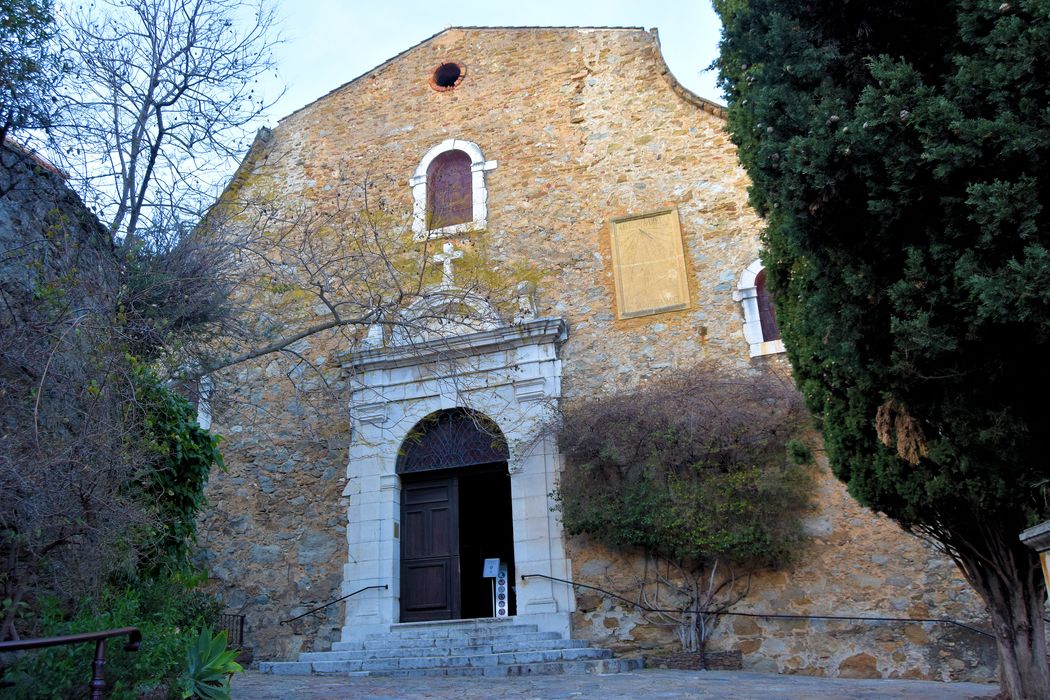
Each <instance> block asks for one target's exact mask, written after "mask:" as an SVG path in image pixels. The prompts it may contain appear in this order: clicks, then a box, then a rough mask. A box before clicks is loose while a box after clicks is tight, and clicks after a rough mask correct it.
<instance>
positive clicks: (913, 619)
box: [521, 574, 995, 639]
mask: <svg viewBox="0 0 1050 700" xmlns="http://www.w3.org/2000/svg"><path fill="white" fill-rule="evenodd" d="M521 578H522V579H523V580H524V579H528V578H545V579H550V580H551V581H558V582H560V583H567V584H568V585H570V586H576V587H579V588H587V589H590V590H592V591H598V592H599V593H603V594H605V595H607V596H609V597H610V598H616V599H617V600H622V601H623V602H625V603H627V604H628V605H632V606H634V607H636V608H638V609H639V610H644V611H645V612H656V613H681V612H682V610H681V609H677V610H676V609H663V608H651V607H649V606H648V605H642V604H641V603H636V602H635V601H633V600H630V599H628V598H624V597H623V596H622V595H617V594H616V593H613V592H611V591H607V590H605V589H604V588H598V587H597V586H588V585H587V584H586V583H576V582H574V581H567V580H565V579H563V578H557V577H555V576H547V575H545V574H522V576H521ZM696 612H698V613H700V614H701V615H706V614H711V615H733V616H736V617H761V618H771V619H778V620H847V621H850V622H854V621H858V622H937V623H940V624H944V625H955V626H956V627H961V628H962V629H964V630H968V631H970V632H973V633H974V634H979V635H981V636H984V637H991V638H992V639H994V638H995V635H994V634H992V633H991V632H985V631H984V630H982V629H979V628H977V627H973V626H971V625H967V624H966V623H964V622H959V621H958V620H952V619H950V618H947V617H881V616H880V617H869V616H865V615H800V614H795V613H753V612H737V611H731V610H697V611H696Z"/></svg>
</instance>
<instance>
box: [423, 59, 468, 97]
mask: <svg viewBox="0 0 1050 700" xmlns="http://www.w3.org/2000/svg"><path fill="white" fill-rule="evenodd" d="M465 72H466V71H465V70H464V68H463V64H462V63H456V62H449V63H442V64H441V65H440V66H438V67H437V68H435V69H434V74H433V75H432V76H430V86H431V87H432V88H434V89H435V90H438V91H439V92H444V91H446V90H451V89H453V88H454V87H456V86H457V85H459V84H460V83H461V82H463V75H464V73H465Z"/></svg>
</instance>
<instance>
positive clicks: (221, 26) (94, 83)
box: [55, 0, 277, 248]
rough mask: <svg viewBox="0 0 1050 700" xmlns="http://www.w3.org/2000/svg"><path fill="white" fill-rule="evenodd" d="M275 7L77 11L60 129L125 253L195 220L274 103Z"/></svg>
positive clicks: (246, 1) (71, 17)
mask: <svg viewBox="0 0 1050 700" xmlns="http://www.w3.org/2000/svg"><path fill="white" fill-rule="evenodd" d="M273 24H274V11H273V9H272V8H270V7H269V6H268V5H267V4H266V3H265V2H264V1H263V0H258V1H257V2H256V1H255V0H130V1H128V2H105V3H102V4H100V5H97V6H96V5H94V4H92V5H89V6H87V7H78V8H76V9H74V10H72V11H71V12H70V13H69V14H68V16H66V17H65V19H64V25H63V26H62V33H61V37H62V51H63V55H64V56H65V57H66V58H67V59H68V61H69V63H70V65H71V71H72V73H71V75H70V79H69V81H68V83H67V85H68V89H67V90H65V91H64V93H63V95H62V99H63V101H64V102H65V103H67V105H68V113H67V114H66V119H64V120H63V121H62V122H61V123H59V124H56V126H55V137H56V139H57V140H58V142H59V144H60V145H61V146H62V147H63V149H64V151H65V153H66V155H67V161H68V162H69V164H70V165H71V170H72V171H73V172H74V173H77V179H78V180H79V182H80V189H81V191H82V193H83V194H84V195H85V199H86V200H87V201H88V202H89V203H90V204H92V205H93V206H94V207H95V208H96V210H97V211H98V212H99V213H100V215H101V216H102V218H103V220H104V221H106V223H107V224H108V227H109V230H110V233H111V234H112V235H113V237H114V239H115V240H118V241H121V242H122V245H123V246H124V247H125V248H130V247H132V246H134V245H136V244H138V243H139V242H140V241H141V240H143V239H148V238H149V233H150V231H151V230H152V231H154V232H155V231H158V230H159V231H171V230H173V229H175V228H177V227H178V226H179V225H180V224H182V223H183V222H189V223H190V224H191V225H192V224H195V223H196V221H197V220H198V219H199V216H200V214H201V213H202V211H203V210H204V208H205V207H206V206H208V205H209V204H210V203H211V202H212V201H214V198H215V195H216V193H217V190H216V185H217V182H218V177H219V176H220V175H222V174H224V173H226V172H228V171H229V169H230V168H231V166H232V158H234V157H235V156H237V155H239V154H240V153H242V152H243V151H244V149H245V147H246V146H247V142H246V137H247V136H248V135H249V134H250V132H249V129H250V128H251V126H252V124H253V123H254V122H255V121H256V120H257V119H258V118H259V116H260V115H261V113H262V112H263V110H265V109H266V108H267V107H268V106H269V104H272V101H271V102H268V101H267V100H266V99H265V98H264V97H262V95H261V94H260V93H259V92H258V79H259V77H260V76H261V75H263V74H264V73H266V72H267V71H269V70H271V69H272V67H273V64H272V59H271V49H272V48H273V46H274V44H275V42H276V41H277V39H276V38H275V35H274V33H273Z"/></svg>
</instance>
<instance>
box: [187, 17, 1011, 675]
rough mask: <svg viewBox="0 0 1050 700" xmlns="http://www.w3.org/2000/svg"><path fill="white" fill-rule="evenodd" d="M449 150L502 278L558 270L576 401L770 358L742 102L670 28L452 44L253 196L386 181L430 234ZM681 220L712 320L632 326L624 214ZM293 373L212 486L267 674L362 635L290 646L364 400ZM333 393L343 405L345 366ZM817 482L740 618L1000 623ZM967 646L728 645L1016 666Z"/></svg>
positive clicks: (781, 652) (788, 636)
mask: <svg viewBox="0 0 1050 700" xmlns="http://www.w3.org/2000/svg"><path fill="white" fill-rule="evenodd" d="M445 61H458V62H460V63H461V64H462V65H463V66H464V67H465V69H466V74H465V77H464V79H463V81H462V83H461V84H460V85H458V86H457V87H456V88H455V89H454V90H450V91H446V92H438V91H435V90H434V89H432V88H431V87H430V86H429V79H430V76H431V74H432V72H433V70H434V68H436V67H437V66H438V65H439V64H441V63H443V62H445ZM449 138H459V139H465V140H468V141H472V142H474V143H476V144H477V145H478V146H479V147H480V148H481V149H482V151H483V153H484V157H485V159H487V160H495V161H497V162H498V167H497V168H496V169H494V170H491V171H488V172H486V174H485V178H486V180H485V181H486V186H487V189H488V195H489V199H488V230H487V231H486V232H484V233H483V234H481V233H476V234H467V235H463V236H458V237H456V239H455V240H456V244H457V246H460V247H462V248H466V249H468V250H469V249H471V247H472V246H475V247H476V246H477V243H478V241H480V240H482V239H484V241H485V244H486V250H487V253H486V254H487V255H489V256H490V263H491V265H492V267H493V268H494V269H496V270H499V269H507V270H509V269H510V266H511V264H512V263H514V262H519V261H523V260H524V261H528V262H529V264H530V265H531V266H532V268H533V269H534V270H535V271H536V272H537V273H539V275H540V282H539V284H538V292H537V297H538V305H539V314H540V315H541V316H557V317H562V318H564V319H566V321H567V322H568V325H569V339H568V341H567V342H566V343H565V344H564V346H563V348H562V356H563V361H564V378H563V386H564V394H565V395H566V396H567V397H570V398H571V397H574V396H582V395H588V394H591V393H594V392H611V391H617V390H621V389H624V388H627V387H630V386H631V385H633V384H635V383H637V382H639V381H643V380H645V379H646V378H651V377H656V376H660V375H666V374H668V373H673V372H675V371H676V370H677V369H678V368H685V367H689V366H691V365H693V364H694V363H696V362H697V361H699V360H701V359H705V358H710V359H715V360H718V361H720V362H722V363H725V364H727V365H730V366H733V367H736V368H739V369H752V368H754V367H755V366H756V364H757V363H756V362H755V361H752V360H749V358H748V346H747V343H746V342H745V340H744V337H743V335H742V332H741V311H740V306H739V304H738V303H736V302H734V301H733V299H732V292H733V290H734V289H735V287H736V280H737V279H738V277H739V275H740V273H741V271H742V270H743V269H744V268H745V267H747V266H748V265H749V264H750V263H751V262H752V261H753V260H754V259H755V258H757V257H758V250H759V231H760V227H761V224H760V221H759V219H758V218H757V217H756V216H755V214H754V213H753V212H752V211H751V209H750V208H749V207H748V206H747V204H746V201H747V187H748V181H747V178H746V175H745V173H744V172H743V170H742V169H741V168H740V167H739V165H738V164H737V161H736V153H735V150H734V148H733V146H732V144H731V142H730V140H729V137H728V134H727V133H726V131H725V129H724V121H723V118H722V117H721V116H720V114H719V110H717V109H716V108H714V107H713V106H712V105H710V104H706V103H704V102H703V101H702V100H700V99H699V98H695V97H693V96H690V95H689V94H687V93H686V92H685V91H684V90H683V89H682V88H681V87H680V86H678V85H677V83H676V82H675V81H674V79H673V77H672V76H670V74H669V73H667V69H666V66H665V65H664V63H663V60H662V58H661V57H660V55H659V49H658V42H657V40H656V37H655V35H654V34H653V33H650V32H646V31H643V30H640V29H616V30H614V29H571V28H570V29H450V30H446V31H444V32H442V33H440V34H438V35H436V36H435V37H432V38H431V39H428V40H427V41H425V42H423V43H422V44H420V45H418V46H416V47H413V48H412V49H409V50H407V51H406V52H404V53H402V54H400V55H399V56H396V57H394V58H393V59H391V60H390V61H388V62H387V63H385V64H383V65H381V66H379V67H377V68H376V69H374V70H372V71H371V72H369V73H367V74H365V75H364V76H361V77H360V78H357V79H356V80H354V81H352V82H350V83H348V84H346V85H344V86H343V87H340V88H338V89H336V90H334V91H333V92H331V93H329V94H328V95H326V96H324V97H322V98H321V99H319V100H318V101H316V102H314V103H312V104H310V105H307V106H306V107H304V108H303V109H301V110H299V111H297V112H295V113H294V114H292V115H290V116H288V117H286V118H285V119H283V120H282V121H281V122H280V123H279V125H278V126H277V127H276V128H275V129H274V130H273V132H272V135H271V136H270V138H269V140H268V141H267V142H266V143H265V144H261V145H259V146H258V147H257V149H256V150H255V151H254V152H253V154H252V155H251V157H250V162H248V163H246V164H245V166H243V167H242V174H241V180H240V182H241V184H240V185H239V187H240V193H242V194H247V195H248V196H249V197H250V196H251V195H252V193H253V192H255V193H257V194H261V193H266V196H270V197H273V198H274V200H275V201H280V202H284V205H285V206H288V207H292V206H293V204H294V205H298V204H300V203H303V202H306V203H307V204H308V205H309V206H317V207H324V206H329V204H331V202H334V201H335V200H336V199H337V198H339V197H340V196H341V195H346V194H347V193H349V192H350V191H351V190H353V189H355V188H359V187H360V185H361V183H363V182H365V181H366V180H367V181H369V182H370V183H371V188H370V189H369V192H370V196H371V197H372V201H380V202H383V204H384V206H386V207H387V209H388V210H389V211H394V212H403V217H404V219H403V221H407V217H408V216H409V214H410V213H411V210H412V197H411V191H410V188H409V186H408V179H409V177H411V176H412V174H413V171H414V170H415V168H416V166H417V164H418V163H419V160H420V159H421V158H422V157H423V155H424V154H425V153H426V152H427V151H428V150H429V149H430V148H431V147H433V146H435V145H436V144H438V143H440V142H442V141H444V140H445V139H449ZM332 206H333V211H334V210H336V209H335V208H334V205H332ZM668 206H676V207H677V208H678V211H679V215H680V221H681V228H682V234H683V238H684V244H685V251H686V258H687V266H688V269H689V285H690V299H691V304H690V306H689V308H688V309H686V310H684V311H678V312H673V313H663V314H658V315H652V316H644V317H641V318H635V319H630V320H618V319H617V318H616V314H615V311H614V309H615V297H614V294H615V292H614V286H613V274H612V261H611V253H610V240H609V223H610V220H611V219H612V218H614V217H617V216H622V215H625V214H639V213H644V212H649V211H654V210H658V209H662V208H666V207H668ZM352 214H353V211H352V208H348V209H347V210H346V217H347V226H346V228H345V229H344V230H342V231H340V230H338V227H336V229H337V230H336V231H335V232H334V233H333V234H331V235H335V236H338V235H349V234H347V232H348V231H352V230H353V229H352V226H351V225H350V217H351V216H352ZM439 243H440V242H439ZM430 245H431V246H432V247H436V246H434V244H433V243H431V244H430ZM351 342H352V338H349V337H347V338H343V337H341V336H332V337H326V338H316V339H309V340H308V341H307V342H305V344H304V347H303V348H302V350H303V352H306V353H308V354H316V355H319V356H321V357H323V358H328V359H329V361H328V363H327V364H326V365H325V366H326V367H334V364H335V363H334V362H333V361H331V359H330V358H331V357H332V356H333V353H335V352H340V351H346V350H348V349H350V343H351ZM294 366H295V365H294V362H292V361H288V362H285V361H283V360H279V361H273V362H270V363H263V364H260V365H258V366H253V367H250V368H248V369H240V370H239V371H238V372H239V373H237V372H234V373H231V374H230V376H228V377H226V382H225V384H224V386H226V387H228V388H227V389H226V390H225V391H226V392H227V395H228V396H229V397H232V398H230V400H229V401H228V405H229V408H228V409H227V410H225V411H222V410H219V411H217V416H216V422H215V426H216V429H217V430H218V432H220V433H222V434H223V435H225V436H226V443H225V454H226V456H227V461H228V463H229V472H228V473H227V474H220V475H216V477H215V478H214V479H213V481H212V483H211V485H210V486H209V499H210V501H211V503H212V509H211V511H210V512H209V514H207V515H206V516H205V518H204V519H203V522H202V530H201V544H202V549H203V553H202V556H203V557H204V558H205V559H206V561H207V562H208V565H209V567H210V568H211V571H212V572H213V576H214V577H215V579H216V581H217V584H218V585H220V587H221V590H222V591H223V592H224V594H225V595H226V597H227V601H228V603H229V606H230V607H232V608H234V609H242V610H244V611H245V612H246V613H247V614H248V616H249V618H248V619H249V632H248V636H249V641H250V643H254V644H255V646H256V649H257V658H274V657H280V658H290V657H292V656H293V655H294V654H295V653H296V652H297V651H298V650H300V649H307V648H321V649H324V648H327V645H328V644H329V643H330V641H331V628H332V627H336V626H338V625H339V623H340V621H341V607H340V606H334V607H333V608H330V609H329V613H328V615H327V617H325V618H321V619H309V620H308V621H303V622H300V623H297V624H298V626H293V627H292V629H291V630H289V628H288V627H281V626H279V625H277V620H278V619H280V618H281V617H286V616H290V614H294V612H295V611H296V610H301V609H303V608H302V605H303V604H305V603H307V602H309V601H320V602H323V601H325V600H329V599H331V598H334V597H336V596H337V595H338V584H339V580H340V567H341V565H342V564H343V563H344V561H345V557H346V539H345V537H346V533H345V525H346V514H345V502H343V501H341V500H340V498H341V497H340V493H341V489H342V487H343V483H344V478H345V466H346V465H345V462H346V450H345V447H346V445H347V444H348V442H349V435H348V427H347V425H348V423H347V419H346V412H345V409H346V406H345V394H343V395H342V398H341V399H339V398H335V399H333V400H331V401H329V402H321V403H323V404H324V407H323V408H321V409H317V408H316V407H310V406H307V402H306V401H305V400H304V401H299V399H298V397H297V395H293V394H291V393H290V390H289V389H287V384H286V382H285V379H284V378H285V375H287V374H288V373H289V372H293V371H294ZM326 371H327V370H326ZM329 378H330V379H331V384H332V387H334V389H333V390H334V391H335V392H336V395H338V391H339V386H340V384H339V381H340V377H339V374H338V372H337V371H335V370H334V369H333V370H331V376H330V377H329ZM300 388H301V387H300ZM220 393H221V392H220ZM340 401H341V402H342V403H340ZM249 415H250V416H251V418H250V419H249V417H248V416H249ZM818 484H819V493H818V498H817V500H818V502H819V506H818V508H817V510H816V511H815V512H814V513H813V515H812V517H811V518H810V520H809V522H808V528H809V530H810V532H811V534H812V535H813V541H812V544H811V545H810V549H809V550H807V552H805V553H804V555H803V556H801V557H800V560H799V563H798V564H797V565H796V567H795V568H794V569H792V570H791V571H785V572H779V573H775V574H769V575H765V576H762V577H760V578H759V579H757V580H756V581H755V583H754V586H753V587H752V592H751V595H750V596H749V597H748V599H747V600H746V601H745V602H744V603H742V605H741V606H740V609H741V610H756V611H767V612H799V613H812V614H817V613H832V614H841V613H847V614H861V613H865V614H869V613H870V614H889V615H897V616H923V617H941V616H944V617H952V618H961V619H965V620H973V619H976V618H978V617H979V615H980V613H979V609H980V606H979V602H978V601H977V599H976V597H975V596H974V594H973V593H972V592H971V591H970V590H969V589H968V588H967V587H966V585H965V584H964V583H963V582H962V581H961V580H959V578H958V576H957V575H956V574H955V570H954V568H953V567H952V566H951V564H950V563H949V562H947V561H946V560H945V559H943V558H941V557H939V556H938V555H936V554H935V553H934V552H932V551H931V550H930V549H928V548H926V547H924V546H923V545H921V544H920V543H919V542H918V541H917V540H916V539H914V538H912V537H910V536H908V535H906V534H904V533H903V532H902V531H901V530H900V529H899V528H897V527H896V526H895V525H893V524H892V523H890V522H888V521H887V520H885V519H884V518H880V517H878V516H876V515H874V514H872V513H871V512H869V511H866V510H865V509H863V508H861V507H860V506H858V505H857V504H856V503H855V502H854V501H853V500H852V499H850V498H849V497H848V496H847V495H846V493H845V489H844V487H843V486H842V485H841V484H840V483H838V482H837V481H836V480H834V479H833V478H832V477H831V476H830V474H828V473H827V471H826V468H825V467H821V470H820V477H819V480H818ZM569 547H570V556H571V557H572V558H573V561H574V575H575V576H576V577H577V580H579V581H581V582H584V583H592V584H594V585H599V586H602V587H606V588H608V587H610V585H612V586H616V585H622V584H625V583H626V582H628V581H629V580H630V579H631V577H632V575H633V574H632V572H633V571H634V570H635V568H636V566H637V558H635V557H631V556H627V555H625V554H623V553H613V552H609V551H606V550H604V549H602V548H600V547H597V546H594V545H592V544H589V543H587V542H585V541H583V540H579V539H577V540H574V541H572V542H570V543H569ZM639 622H640V620H639V618H638V616H637V614H636V613H633V612H631V611H629V610H624V609H621V608H619V607H616V606H612V605H610V604H609V603H608V602H601V601H599V600H597V599H595V598H594V597H593V596H589V595H583V596H581V597H580V599H579V610H578V611H577V613H576V616H575V633H576V634H577V635H579V636H582V637H586V638H590V639H593V640H595V641H596V642H598V643H600V644H609V645H612V646H615V647H617V648H619V649H621V650H628V651H630V650H635V651H637V650H640V649H645V648H651V647H659V646H666V645H667V644H668V643H670V641H671V640H673V638H674V636H673V633H672V632H671V631H669V630H666V629H656V628H651V627H646V626H644V625H640V624H639ZM968 634H969V633H963V632H960V631H958V630H954V631H953V630H950V629H948V628H945V627H943V626H938V625H919V624H913V625H904V626H901V625H896V626H894V625H849V624H844V623H834V624H833V623H818V622H786V621H776V620H766V619H757V618H756V619H751V618H735V619H728V620H727V621H726V622H725V623H724V624H723V625H722V627H721V628H720V632H719V634H718V636H717V638H716V645H717V646H719V647H726V648H729V647H734V646H735V647H739V648H740V649H741V650H742V651H743V652H744V659H745V664H746V666H747V667H749V668H756V669H777V670H780V671H789V672H799V673H817V674H828V675H886V676H908V677H923V678H981V679H985V678H988V677H990V675H991V673H992V671H993V666H992V664H993V663H994V661H993V660H991V659H990V657H988V655H987V654H986V653H985V649H986V648H985V647H983V646H981V644H979V643H978V641H979V640H975V639H974V638H973V637H972V636H969V637H968V636H966V635H968Z"/></svg>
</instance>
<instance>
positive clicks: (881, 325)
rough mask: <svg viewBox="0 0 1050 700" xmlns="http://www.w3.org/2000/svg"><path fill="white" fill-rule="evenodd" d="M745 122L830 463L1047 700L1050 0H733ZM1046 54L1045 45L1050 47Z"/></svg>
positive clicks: (732, 120) (1016, 676)
mask: <svg viewBox="0 0 1050 700" xmlns="http://www.w3.org/2000/svg"><path fill="white" fill-rule="evenodd" d="M714 4H715V8H716V9H717V10H718V12H719V14H720V15H721V18H722V26H723V35H722V44H721V49H722V51H721V57H720V58H719V60H718V67H719V70H720V73H721V85H722V87H723V88H724V89H725V94H726V99H727V101H728V105H729V115H728V118H729V130H730V132H731V133H732V138H733V141H734V143H736V144H737V146H738V147H739V149H738V151H737V153H738V155H739V158H740V161H741V163H742V165H743V166H744V168H745V169H746V170H747V173H748V175H749V176H750V178H751V181H752V183H753V184H752V187H751V189H750V190H749V192H750V201H751V204H752V206H753V207H754V208H755V209H756V210H757V212H758V213H759V214H760V215H762V216H764V217H765V219H766V228H765V231H764V234H763V247H764V250H763V251H762V261H763V263H764V264H765V267H766V272H767V273H768V275H767V278H766V280H767V282H768V285H769V286H768V288H769V291H770V293H771V294H772V298H773V301H774V303H775V305H776V316H777V323H778V325H779V327H780V330H781V331H782V333H783V338H784V344H785V346H786V348H787V354H788V358H789V359H790V361H791V363H792V365H793V367H794V372H793V374H794V377H795V381H796V382H797V384H798V387H799V390H800V391H801V392H802V394H803V395H804V396H805V397H806V401H807V403H808V405H809V408H810V409H811V410H812V411H813V413H814V414H815V415H816V416H817V417H818V419H819V420H820V421H821V429H822V431H823V433H824V445H825V448H826V450H827V456H828V460H829V463H830V465H831V468H832V470H833V471H834V472H835V474H836V475H837V476H838V478H839V479H841V480H842V481H843V482H844V483H845V484H846V485H847V486H848V488H849V491H850V493H851V494H852V495H853V496H854V497H855V498H856V499H857V500H858V501H860V502H861V503H862V504H864V505H865V506H868V507H869V508H871V509H873V510H875V511H878V512H881V513H885V514H886V515H887V516H889V517H890V518H893V519H894V520H896V521H897V522H898V523H899V524H900V525H901V526H902V527H904V528H906V529H908V530H910V531H911V532H914V533H916V534H918V535H920V536H922V537H925V538H926V539H928V540H930V541H932V542H933V543H934V544H935V545H936V546H938V548H940V549H941V550H943V551H944V552H946V553H947V554H948V555H949V556H951V557H952V559H953V560H954V561H955V563H956V564H957V565H958V567H959V571H960V573H961V574H962V575H963V576H964V577H965V578H966V580H967V581H968V582H969V583H970V584H971V585H972V586H973V588H974V590H975V591H976V592H977V593H978V594H980V596H981V597H982V598H983V599H984V602H985V603H986V604H987V607H988V613H989V615H990V617H991V624H990V628H991V629H992V630H993V631H994V634H995V638H996V644H997V646H998V651H999V659H1000V680H1001V684H1002V694H1003V695H1004V696H1009V697H1011V698H1017V699H1019V698H1047V697H1050V670H1048V666H1047V663H1046V657H1047V644H1046V635H1045V623H1044V620H1043V616H1044V614H1045V601H1046V587H1045V585H1044V581H1043V575H1042V572H1041V570H1040V563H1039V558H1038V556H1037V554H1036V552H1035V551H1034V550H1032V549H1030V548H1028V547H1027V546H1026V545H1025V544H1024V543H1023V542H1022V541H1021V540H1020V538H1018V533H1020V532H1021V531H1022V530H1024V529H1025V528H1026V527H1030V526H1032V525H1035V524H1037V523H1038V522H1040V521H1043V520H1046V519H1047V518H1050V504H1048V503H1047V501H1046V499H1045V498H1044V493H1043V489H1042V487H1041V486H1040V484H1043V483H1045V482H1046V480H1047V479H1048V478H1050V459H1048V456H1047V450H1046V442H1045V439H1044V436H1045V432H1046V415H1047V411H1046V404H1045V400H1043V397H1045V396H1046V395H1047V392H1048V391H1050V372H1048V371H1047V363H1046V357H1047V352H1048V350H1050V284H1048V281H1050V207H1048V206H1047V203H1048V202H1050V168H1047V163H1048V162H1050V124H1048V121H1047V114H1046V105H1047V104H1050V70H1047V62H1046V56H1047V52H1046V50H1045V47H1046V46H1048V45H1050V14H1048V12H1047V7H1048V6H1047V3H1046V0H1010V2H990V1H978V0H950V1H948V2H896V1H892V2H890V1H882V2H880V1H878V0H872V1H871V2H784V0H748V1H747V2H743V1H741V0H715V3H714ZM1036 57H1038V58H1036Z"/></svg>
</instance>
